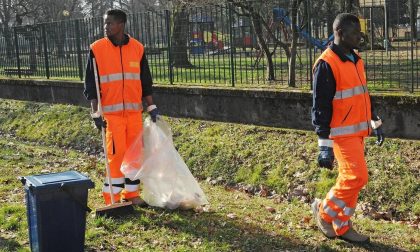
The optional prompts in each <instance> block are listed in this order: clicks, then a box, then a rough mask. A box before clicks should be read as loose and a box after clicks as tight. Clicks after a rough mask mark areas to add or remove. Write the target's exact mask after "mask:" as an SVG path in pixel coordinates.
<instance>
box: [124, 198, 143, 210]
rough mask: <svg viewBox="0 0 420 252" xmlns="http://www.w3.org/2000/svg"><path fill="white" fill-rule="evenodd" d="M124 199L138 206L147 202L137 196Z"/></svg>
mask: <svg viewBox="0 0 420 252" xmlns="http://www.w3.org/2000/svg"><path fill="white" fill-rule="evenodd" d="M125 201H130V202H131V203H132V204H133V205H136V206H139V207H146V206H147V203H146V201H144V200H143V199H142V198H140V197H139V196H137V197H134V198H129V199H125Z"/></svg>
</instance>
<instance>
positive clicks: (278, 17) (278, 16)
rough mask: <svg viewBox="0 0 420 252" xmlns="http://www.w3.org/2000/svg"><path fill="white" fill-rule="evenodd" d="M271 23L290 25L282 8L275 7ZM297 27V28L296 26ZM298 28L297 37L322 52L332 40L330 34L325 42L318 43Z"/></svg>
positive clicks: (332, 36)
mask: <svg viewBox="0 0 420 252" xmlns="http://www.w3.org/2000/svg"><path fill="white" fill-rule="evenodd" d="M273 22H284V23H285V24H286V25H289V26H290V25H291V24H292V22H291V21H290V19H289V17H288V16H287V11H286V10H285V9H283V8H280V7H276V8H273ZM296 27H297V26H296ZM297 28H298V33H299V35H300V36H301V37H302V38H304V39H306V40H307V41H309V43H311V44H312V45H313V46H315V47H316V48H318V49H319V50H321V51H323V50H325V48H327V46H328V44H329V43H330V42H331V41H333V40H334V34H331V35H330V36H329V37H328V39H327V40H326V41H320V40H318V39H316V38H313V37H312V36H311V35H310V34H309V33H308V32H307V31H305V30H301V29H299V27H297Z"/></svg>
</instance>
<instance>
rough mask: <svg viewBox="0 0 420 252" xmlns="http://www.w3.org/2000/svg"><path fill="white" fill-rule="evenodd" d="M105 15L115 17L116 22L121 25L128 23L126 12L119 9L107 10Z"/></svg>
mask: <svg viewBox="0 0 420 252" xmlns="http://www.w3.org/2000/svg"><path fill="white" fill-rule="evenodd" d="M105 15H108V16H113V17H114V18H115V20H117V21H119V22H121V23H124V24H125V23H127V14H125V12H124V11H122V10H118V9H111V10H107V11H106V13H105Z"/></svg>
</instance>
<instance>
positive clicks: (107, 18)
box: [104, 10, 127, 38]
mask: <svg viewBox="0 0 420 252" xmlns="http://www.w3.org/2000/svg"><path fill="white" fill-rule="evenodd" d="M126 22H127V15H126V14H125V12H124V11H122V10H108V11H107V12H106V13H105V15H104V29H105V35H106V36H107V37H109V38H114V37H115V36H118V35H122V34H123V33H124V27H125V23H126Z"/></svg>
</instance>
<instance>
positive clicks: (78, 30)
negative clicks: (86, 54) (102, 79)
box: [74, 20, 83, 80]
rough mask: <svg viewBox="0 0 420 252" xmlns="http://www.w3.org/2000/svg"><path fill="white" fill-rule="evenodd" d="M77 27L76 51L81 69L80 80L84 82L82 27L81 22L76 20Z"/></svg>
mask: <svg viewBox="0 0 420 252" xmlns="http://www.w3.org/2000/svg"><path fill="white" fill-rule="evenodd" d="M74 22H75V27H76V51H77V65H78V67H79V78H80V80H83V63H82V46H81V44H80V27H79V20H74Z"/></svg>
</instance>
